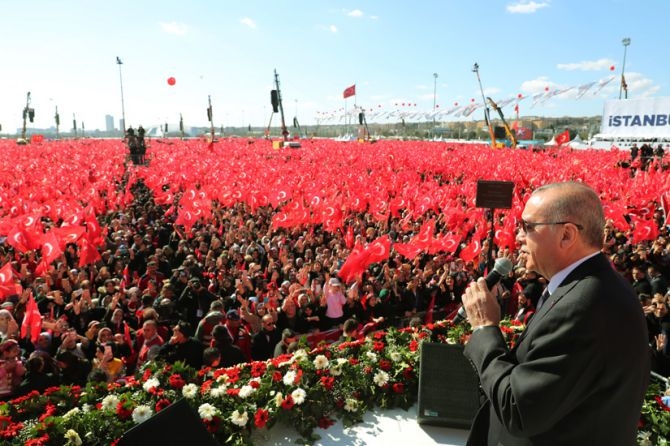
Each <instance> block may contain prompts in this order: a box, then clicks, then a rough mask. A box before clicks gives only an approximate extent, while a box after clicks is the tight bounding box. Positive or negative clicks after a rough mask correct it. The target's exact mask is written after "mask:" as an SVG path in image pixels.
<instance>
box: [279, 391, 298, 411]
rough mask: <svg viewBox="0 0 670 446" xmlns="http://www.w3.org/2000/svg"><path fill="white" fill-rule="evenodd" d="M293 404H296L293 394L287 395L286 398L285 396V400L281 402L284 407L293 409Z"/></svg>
mask: <svg viewBox="0 0 670 446" xmlns="http://www.w3.org/2000/svg"><path fill="white" fill-rule="evenodd" d="M293 406H295V402H294V401H293V397H292V396H291V395H287V396H286V398H284V401H282V402H281V407H282V409H285V410H291V409H293Z"/></svg>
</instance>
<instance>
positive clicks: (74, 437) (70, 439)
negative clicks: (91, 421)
mask: <svg viewBox="0 0 670 446" xmlns="http://www.w3.org/2000/svg"><path fill="white" fill-rule="evenodd" d="M65 439H66V440H67V443H66V444H72V445H75V446H80V445H81V438H80V437H79V434H78V433H77V431H75V430H72V429H68V431H67V432H65Z"/></svg>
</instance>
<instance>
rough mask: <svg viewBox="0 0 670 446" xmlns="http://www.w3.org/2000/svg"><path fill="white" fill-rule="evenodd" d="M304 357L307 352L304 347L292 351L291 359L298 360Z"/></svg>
mask: <svg viewBox="0 0 670 446" xmlns="http://www.w3.org/2000/svg"><path fill="white" fill-rule="evenodd" d="M305 358H307V352H306V351H305V349H304V348H301V349H300V350H296V351H295V352H293V356H292V358H291V359H293V360H294V361H300V360H302V359H305Z"/></svg>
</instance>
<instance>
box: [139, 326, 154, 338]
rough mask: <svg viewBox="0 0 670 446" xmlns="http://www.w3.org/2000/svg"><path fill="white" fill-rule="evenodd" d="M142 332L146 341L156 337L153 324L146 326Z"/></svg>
mask: <svg viewBox="0 0 670 446" xmlns="http://www.w3.org/2000/svg"><path fill="white" fill-rule="evenodd" d="M142 330H143V331H144V339H151V338H153V337H154V336H156V327H155V326H154V325H153V324H145V325H144V326H143V327H142Z"/></svg>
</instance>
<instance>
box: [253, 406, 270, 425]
mask: <svg viewBox="0 0 670 446" xmlns="http://www.w3.org/2000/svg"><path fill="white" fill-rule="evenodd" d="M269 419H270V412H268V411H267V410H265V409H262V408H260V407H259V408H258V410H257V411H256V415H254V423H256V427H257V428H259V429H262V428H264V427H265V425H266V424H267V422H268V420H269Z"/></svg>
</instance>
